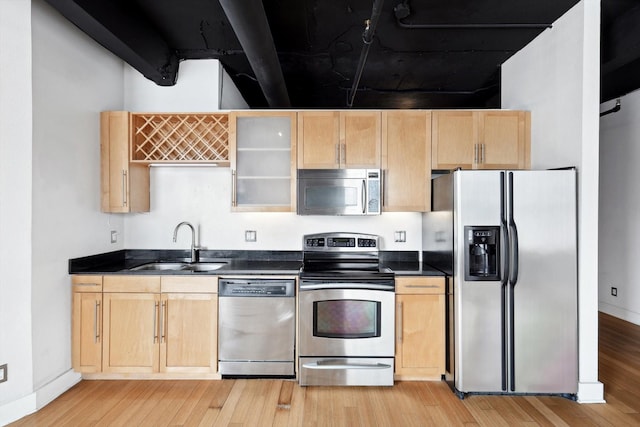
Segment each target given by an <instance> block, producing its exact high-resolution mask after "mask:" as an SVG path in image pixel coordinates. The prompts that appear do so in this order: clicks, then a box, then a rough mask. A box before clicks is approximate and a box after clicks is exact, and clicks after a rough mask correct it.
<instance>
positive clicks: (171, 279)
mask: <svg viewBox="0 0 640 427" xmlns="http://www.w3.org/2000/svg"><path fill="white" fill-rule="evenodd" d="M160 283H161V285H162V286H161V288H162V292H163V293H164V292H186V293H192V292H193V293H199V294H217V293H218V277H217V276H204V277H202V276H201V277H185V276H163V277H162V279H161V280H160Z"/></svg>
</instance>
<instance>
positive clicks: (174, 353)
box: [160, 293, 218, 373]
mask: <svg viewBox="0 0 640 427" xmlns="http://www.w3.org/2000/svg"><path fill="white" fill-rule="evenodd" d="M217 297H218V296H217V294H180V293H178V294H173V293H172V294H162V300H161V301H162V302H161V326H160V372H188V373H194V372H195V373H198V372H201V373H215V372H216V371H217V364H218V342H217V335H218V330H217V319H218V313H217V310H218V298H217Z"/></svg>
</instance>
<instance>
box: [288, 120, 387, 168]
mask: <svg viewBox="0 0 640 427" xmlns="http://www.w3.org/2000/svg"><path fill="white" fill-rule="evenodd" d="M381 115H382V113H381V112H380V111H301V112H299V113H298V168H299V169H340V168H372V169H377V168H380V166H381V153H380V151H381V147H382V143H381Z"/></svg>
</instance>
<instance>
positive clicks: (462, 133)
mask: <svg viewBox="0 0 640 427" xmlns="http://www.w3.org/2000/svg"><path fill="white" fill-rule="evenodd" d="M477 135H478V126H477V118H476V113H474V112H473V111H446V110H445V111H434V112H433V119H432V136H433V137H432V140H431V144H432V155H433V158H432V169H455V168H458V167H460V168H463V169H471V168H473V167H474V163H475V161H474V158H475V154H476V153H475V151H476V148H477V147H476V143H477Z"/></svg>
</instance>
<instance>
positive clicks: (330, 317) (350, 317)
mask: <svg viewBox="0 0 640 427" xmlns="http://www.w3.org/2000/svg"><path fill="white" fill-rule="evenodd" d="M380 308H381V304H380V302H379V301H366V300H352V299H338V300H324V301H314V303H313V335H314V336H316V337H325V338H373V337H379V336H380V317H381V316H380Z"/></svg>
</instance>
